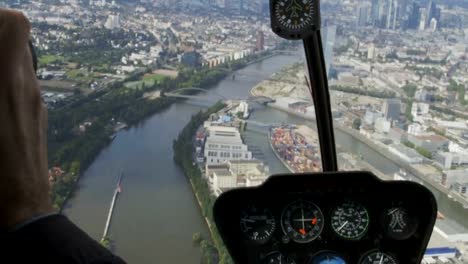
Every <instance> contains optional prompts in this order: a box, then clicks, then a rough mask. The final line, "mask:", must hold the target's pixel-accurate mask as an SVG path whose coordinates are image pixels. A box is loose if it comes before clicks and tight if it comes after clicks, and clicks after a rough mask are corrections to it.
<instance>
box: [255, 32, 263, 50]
mask: <svg viewBox="0 0 468 264" xmlns="http://www.w3.org/2000/svg"><path fill="white" fill-rule="evenodd" d="M255 50H256V51H263V50H265V34H264V33H263V31H262V30H258V31H257V41H256V45H255Z"/></svg>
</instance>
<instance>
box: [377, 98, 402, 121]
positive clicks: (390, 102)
mask: <svg viewBox="0 0 468 264" xmlns="http://www.w3.org/2000/svg"><path fill="white" fill-rule="evenodd" d="M382 112H383V114H384V117H385V119H387V120H395V121H396V120H400V114H401V101H400V100H398V99H387V100H386V101H385V102H384V104H383V106H382Z"/></svg>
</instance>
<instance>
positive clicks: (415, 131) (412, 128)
mask: <svg viewBox="0 0 468 264" xmlns="http://www.w3.org/2000/svg"><path fill="white" fill-rule="evenodd" d="M408 134H409V135H413V136H424V135H427V133H426V128H425V127H424V126H422V125H420V124H418V123H412V124H410V125H409V126H408Z"/></svg>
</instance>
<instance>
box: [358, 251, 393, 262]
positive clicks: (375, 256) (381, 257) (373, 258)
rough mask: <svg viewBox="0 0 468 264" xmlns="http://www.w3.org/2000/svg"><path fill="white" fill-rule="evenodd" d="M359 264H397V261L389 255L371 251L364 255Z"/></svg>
mask: <svg viewBox="0 0 468 264" xmlns="http://www.w3.org/2000/svg"><path fill="white" fill-rule="evenodd" d="M359 264H398V261H397V260H396V259H395V258H394V257H393V256H391V255H390V254H387V253H384V252H380V251H373V252H370V253H367V254H366V255H364V256H363V257H362V258H361V260H360V261H359Z"/></svg>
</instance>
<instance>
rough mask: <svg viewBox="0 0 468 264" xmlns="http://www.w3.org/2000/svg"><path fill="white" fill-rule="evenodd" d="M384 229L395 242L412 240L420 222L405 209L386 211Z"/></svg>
mask: <svg viewBox="0 0 468 264" xmlns="http://www.w3.org/2000/svg"><path fill="white" fill-rule="evenodd" d="M383 227H384V228H385V234H386V235H387V236H388V237H390V238H392V239H395V240H404V239H408V238H410V237H411V236H412V235H414V233H415V232H416V230H417V227H418V220H417V218H416V217H414V216H413V215H411V214H410V213H408V211H407V210H406V209H405V208H403V207H394V208H390V209H388V210H385V211H384V215H383Z"/></svg>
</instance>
